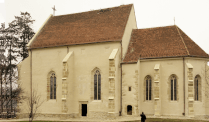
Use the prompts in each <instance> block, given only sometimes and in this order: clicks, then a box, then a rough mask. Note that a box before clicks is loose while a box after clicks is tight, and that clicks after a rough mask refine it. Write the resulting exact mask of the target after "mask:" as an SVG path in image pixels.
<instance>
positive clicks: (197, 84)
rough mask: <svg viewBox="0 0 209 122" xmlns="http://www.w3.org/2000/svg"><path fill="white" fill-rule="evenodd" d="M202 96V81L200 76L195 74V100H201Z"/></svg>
mask: <svg viewBox="0 0 209 122" xmlns="http://www.w3.org/2000/svg"><path fill="white" fill-rule="evenodd" d="M200 96H201V81H200V76H199V75H197V76H195V80H194V99H195V101H200Z"/></svg>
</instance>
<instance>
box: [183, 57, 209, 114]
mask: <svg viewBox="0 0 209 122" xmlns="http://www.w3.org/2000/svg"><path fill="white" fill-rule="evenodd" d="M185 61H186V62H188V63H190V64H192V66H193V80H194V79H195V76H197V75H199V76H200V78H201V81H200V82H201V91H199V92H201V94H199V95H198V98H199V100H198V101H196V100H194V104H193V105H194V108H193V109H194V116H200V115H205V112H206V109H207V95H206V94H207V92H206V91H207V88H208V87H207V86H208V85H207V83H206V80H205V68H206V66H205V60H204V59H201V58H186V60H185ZM199 85H200V84H199ZM204 86H206V87H204ZM199 90H200V89H199ZM205 92H206V93H205Z"/></svg>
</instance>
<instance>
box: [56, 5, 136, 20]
mask: <svg viewBox="0 0 209 122" xmlns="http://www.w3.org/2000/svg"><path fill="white" fill-rule="evenodd" d="M131 5H133V4H126V5H120V6H113V7H107V8H100V9H95V10H94V9H93V10H87V11H81V12H75V13H69V14H62V15H57V16H54V17H61V16H69V15H74V14H84V13H88V12H96V11H101V10H106V9H114V8H119V7H125V6H131Z"/></svg>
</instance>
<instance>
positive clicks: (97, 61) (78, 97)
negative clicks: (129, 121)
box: [19, 42, 121, 117]
mask: <svg viewBox="0 0 209 122" xmlns="http://www.w3.org/2000/svg"><path fill="white" fill-rule="evenodd" d="M120 47H121V44H120V42H110V43H97V44H86V45H75V46H69V47H68V48H67V47H66V46H64V47H54V48H43V49H34V50H33V51H32V61H33V62H32V73H33V77H32V78H33V79H32V80H33V89H36V90H37V91H38V93H39V94H41V95H42V97H41V98H42V99H43V100H45V102H44V103H43V104H42V106H41V107H40V109H39V113H42V114H46V115H60V114H66V115H71V116H74V117H80V116H81V107H80V106H81V104H82V103H84V104H87V106H88V107H87V109H88V110H87V111H88V112H87V116H88V117H91V116H97V115H98V114H99V113H101V115H104V114H107V115H109V114H108V97H109V89H108V87H109V83H108V77H109V59H108V58H109V56H110V54H111V52H112V50H113V49H118V52H117V55H116V59H115V68H117V69H116V72H115V73H116V81H115V82H116V85H117V86H116V87H115V96H116V99H115V100H116V101H115V105H116V107H115V112H116V113H117V116H118V115H119V110H120V105H119V104H120V97H118V96H120V86H118V85H120V68H119V67H120V62H119V59H117V58H120V57H121V50H120ZM68 52H73V55H72V58H69V60H68V61H67V65H66V66H67V68H66V69H67V70H68V76H67V77H66V82H67V83H66V84H67V88H68V89H67V91H66V92H67V96H66V107H67V109H66V110H65V111H63V103H62V97H63V96H62V95H63V90H62V89H63V68H64V65H63V62H62V61H63V59H64V57H65V56H66V55H67V53H68ZM29 61H30V57H28V58H27V59H26V60H24V61H23V62H22V63H21V64H19V66H20V74H21V77H20V79H21V78H22V76H23V75H24V72H26V71H27V73H28V70H29V68H30V62H29ZM23 64H24V66H23ZM118 68H119V69H118ZM94 69H99V70H100V71H101V72H100V73H101V100H94V99H92V98H91V97H92V93H91V89H92V87H93V86H91V83H92V82H93V79H92V71H93V70H94ZM52 71H53V72H54V73H55V75H56V82H57V84H56V85H57V86H56V87H57V91H56V92H57V93H56V96H57V97H56V99H48V100H47V77H48V73H50V72H52ZM29 74H30V73H28V74H27V77H28V78H27V77H26V78H27V79H26V78H23V79H22V81H21V82H22V83H23V84H25V85H24V86H25V87H27V88H26V92H28V93H29V91H30V88H29V87H28V86H30V85H29V83H30V78H29V76H30V75H29ZM26 83H28V85H26ZM21 109H22V110H24V107H21ZM25 112H26V111H24V112H22V113H25ZM95 113H97V115H95ZM98 116H99V115H98ZM114 116H115V115H114Z"/></svg>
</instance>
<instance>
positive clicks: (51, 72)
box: [47, 71, 58, 101]
mask: <svg viewBox="0 0 209 122" xmlns="http://www.w3.org/2000/svg"><path fill="white" fill-rule="evenodd" d="M52 74H55V76H56V99H50V93H51V91H50V85H51V80H50V78H51V75H52ZM57 79H58V78H57V75H56V73H55V71H50V72H49V73H48V75H47V101H48V100H57V86H58V85H57Z"/></svg>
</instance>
